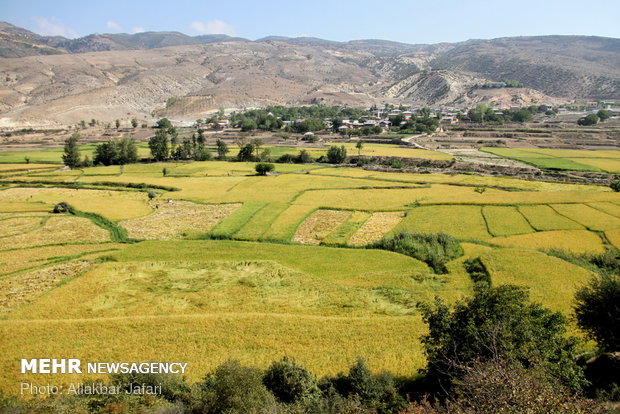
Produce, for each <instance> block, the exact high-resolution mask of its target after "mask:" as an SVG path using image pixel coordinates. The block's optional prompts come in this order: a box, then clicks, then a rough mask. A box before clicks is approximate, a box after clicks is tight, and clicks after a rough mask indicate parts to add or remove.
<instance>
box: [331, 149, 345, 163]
mask: <svg viewBox="0 0 620 414" xmlns="http://www.w3.org/2000/svg"><path fill="white" fill-rule="evenodd" d="M346 159H347V149H346V148H345V147H344V145H341V146H340V147H338V146H336V145H332V146H330V147H329V149H328V150H327V162H328V163H330V164H342V163H343V162H344V161H345V160H346Z"/></svg>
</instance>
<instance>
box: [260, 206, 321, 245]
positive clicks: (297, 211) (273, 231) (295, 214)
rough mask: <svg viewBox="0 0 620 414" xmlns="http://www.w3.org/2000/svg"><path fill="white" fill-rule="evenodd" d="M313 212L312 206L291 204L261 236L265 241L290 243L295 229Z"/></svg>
mask: <svg viewBox="0 0 620 414" xmlns="http://www.w3.org/2000/svg"><path fill="white" fill-rule="evenodd" d="M314 210H316V208H315V207H313V206H305V205H298V204H292V205H289V206H288V208H287V209H286V210H284V211H283V212H282V213H281V214H280V215H279V216H278V217H277V218H276V219H275V221H274V222H273V223H271V226H270V227H269V230H267V232H266V233H264V234H263V239H265V240H275V241H290V240H291V239H292V238H293V235H294V234H295V231H296V230H297V227H299V225H300V224H301V223H302V222H303V221H304V219H305V218H306V217H308V216H309V215H310V214H311V213H312V212H313V211H314Z"/></svg>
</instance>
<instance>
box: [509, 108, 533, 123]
mask: <svg viewBox="0 0 620 414" xmlns="http://www.w3.org/2000/svg"><path fill="white" fill-rule="evenodd" d="M512 120H513V121H514V122H529V121H531V120H532V113H531V112H530V111H528V110H527V109H519V110H518V111H515V112H513V113H512Z"/></svg>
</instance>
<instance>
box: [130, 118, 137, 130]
mask: <svg viewBox="0 0 620 414" xmlns="http://www.w3.org/2000/svg"><path fill="white" fill-rule="evenodd" d="M131 127H132V128H138V120H137V119H136V118H131Z"/></svg>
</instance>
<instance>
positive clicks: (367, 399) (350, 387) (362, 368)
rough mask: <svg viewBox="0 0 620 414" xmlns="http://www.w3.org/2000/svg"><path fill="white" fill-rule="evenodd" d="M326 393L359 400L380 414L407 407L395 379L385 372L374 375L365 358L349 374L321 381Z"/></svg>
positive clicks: (356, 363) (359, 359)
mask: <svg viewBox="0 0 620 414" xmlns="http://www.w3.org/2000/svg"><path fill="white" fill-rule="evenodd" d="M321 388H322V389H323V390H324V392H328V391H329V390H330V389H333V390H335V391H336V392H337V393H338V394H340V395H341V396H342V397H345V398H351V397H353V398H358V399H359V400H360V401H361V402H362V403H363V405H364V406H366V407H369V408H374V409H376V410H377V412H378V413H393V412H398V411H399V410H401V409H403V408H404V407H405V400H404V399H403V397H402V396H401V395H399V393H398V388H397V387H396V383H395V381H394V377H393V376H392V375H391V374H389V373H387V372H383V373H380V374H372V373H371V372H370V369H368V366H367V365H366V362H365V361H364V359H363V358H358V359H357V361H356V362H355V364H354V365H353V366H352V367H351V368H350V369H349V373H348V374H347V375H345V374H344V373H339V374H338V375H337V376H336V377H334V378H324V379H323V380H321Z"/></svg>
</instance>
